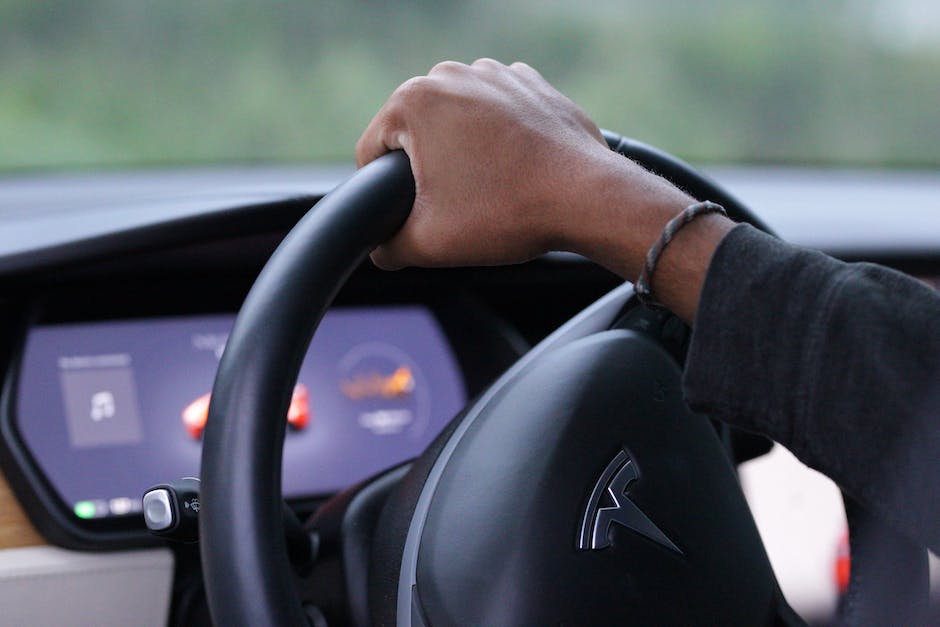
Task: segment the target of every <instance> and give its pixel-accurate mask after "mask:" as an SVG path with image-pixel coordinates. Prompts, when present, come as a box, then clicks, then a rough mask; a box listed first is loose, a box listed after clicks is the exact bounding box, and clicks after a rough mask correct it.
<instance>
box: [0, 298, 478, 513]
mask: <svg viewBox="0 0 940 627" xmlns="http://www.w3.org/2000/svg"><path fill="white" fill-rule="evenodd" d="M234 321H235V317H234V316H233V315H217V316H198V317H187V318H160V319H147V320H128V321H113V322H95V323H79V324H63V325H54V326H40V327H37V328H35V329H33V330H32V331H31V332H30V334H29V337H28V339H27V344H26V350H25V353H24V357H23V364H22V369H21V372H20V376H19V383H18V389H17V424H18V428H19V431H20V433H21V435H22V437H23V440H24V441H25V444H26V446H27V448H28V449H29V451H30V453H31V454H32V455H33V457H34V459H35V460H36V461H37V463H38V465H39V466H40V467H41V469H42V470H43V472H44V473H45V475H46V477H47V478H48V480H49V482H50V483H51V484H52V486H53V487H54V488H55V489H56V491H57V492H58V493H59V495H60V496H61V498H62V499H63V500H64V501H65V502H66V504H67V505H68V506H69V507H70V508H71V509H72V511H73V512H74V513H75V515H76V516H78V517H79V518H83V519H92V518H108V517H116V516H127V515H134V514H139V513H140V511H141V510H140V507H141V506H140V497H141V495H142V494H143V492H144V491H145V490H146V489H147V488H149V487H150V486H152V485H155V484H158V483H164V482H166V481H171V480H175V479H179V478H181V477H186V476H198V475H199V458H200V453H201V447H202V435H203V430H204V428H205V424H206V419H207V414H208V408H209V399H210V392H211V390H212V383H213V379H214V377H215V371H216V368H217V366H218V363H219V359H220V357H221V355H222V352H223V350H224V348H225V342H226V340H227V338H228V334H229V332H230V331H231V328H232V325H233V324H234ZM465 402H466V392H465V390H464V384H463V378H462V376H461V373H460V370H459V367H458V365H457V362H456V359H455V357H454V355H453V353H452V351H451V347H450V344H449V343H448V341H447V339H446V337H445V336H444V334H443V332H442V331H441V329H440V326H439V325H438V322H437V320H436V318H435V317H434V316H433V315H432V314H431V312H430V311H428V310H427V309H425V308H423V307H420V306H403V307H370V308H338V309H334V310H332V311H330V312H329V313H328V314H327V315H326V316H325V317H324V318H323V321H322V323H321V324H320V328H319V329H318V331H317V333H316V336H315V337H314V339H313V342H312V343H311V346H310V350H309V352H308V354H307V358H306V360H305V361H304V364H303V367H302V368H301V372H300V377H299V380H298V382H297V385H296V386H295V387H294V392H293V397H292V399H291V403H290V409H289V411H288V414H287V416H285V417H284V420H285V421H287V425H288V426H287V437H286V441H285V445H284V467H283V491H284V495H285V497H287V498H291V497H304V496H315V495H324V494H328V493H330V492H334V491H336V490H339V489H342V488H344V487H347V486H349V485H351V484H353V483H355V482H356V481H359V480H361V479H364V478H365V477H368V476H369V475H372V474H374V473H376V472H379V471H381V470H383V469H385V468H388V467H390V466H392V465H395V464H397V463H399V462H402V461H404V460H407V459H409V458H412V457H415V456H416V455H418V454H419V453H420V452H421V451H422V450H423V449H424V447H425V446H426V445H427V444H428V443H429V442H430V441H431V440H432V439H433V438H434V437H435V436H436V435H437V434H438V433H439V432H440V430H441V429H442V428H443V427H444V425H446V424H447V422H448V421H449V420H450V418H451V417H453V416H454V415H455V414H456V412H457V411H459V410H460V409H461V407H463V405H464V403H465Z"/></svg>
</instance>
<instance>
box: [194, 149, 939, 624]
mask: <svg viewBox="0 0 940 627" xmlns="http://www.w3.org/2000/svg"><path fill="white" fill-rule="evenodd" d="M605 135H606V138H607V141H608V143H609V145H610V147H611V148H612V149H614V150H616V151H618V152H620V153H622V154H623V155H625V156H626V157H628V158H631V159H634V160H635V161H637V162H639V163H640V164H641V165H643V166H645V167H647V168H648V169H651V170H653V171H654V172H657V173H659V174H661V175H663V176H665V177H666V178H667V179H670V180H671V181H672V182H673V183H675V184H677V185H678V186H680V187H682V188H683V189H685V190H686V191H688V192H689V193H690V194H691V195H692V196H695V197H698V198H703V199H709V200H713V201H715V202H718V203H721V204H722V205H724V206H725V208H726V209H727V210H728V213H729V214H730V215H731V217H732V218H734V219H736V220H738V221H746V222H750V223H751V224H753V225H755V226H757V227H758V228H761V229H763V230H765V231H769V229H768V228H767V226H766V225H764V224H763V223H762V222H761V221H759V220H758V219H757V217H755V215H754V214H753V213H752V212H750V211H749V210H748V209H747V208H746V207H745V206H744V205H743V204H741V203H740V202H738V201H737V200H736V199H734V198H733V197H732V196H731V195H729V194H728V193H727V192H725V191H724V190H723V189H722V188H720V187H719V186H718V185H717V184H715V183H714V182H712V181H711V180H709V179H708V178H706V177H704V176H702V175H701V174H699V173H698V172H696V171H695V170H693V169H692V168H691V167H690V166H688V165H686V164H685V163H683V162H681V161H679V160H678V159H676V158H674V157H671V156H669V155H667V154H665V153H662V152H660V151H658V150H656V149H654V148H652V147H650V146H646V145H644V144H641V143H639V142H635V141H631V140H628V139H624V138H622V137H619V136H616V135H614V134H612V133H606V134H605ZM414 194H415V191H414V180H413V177H412V174H411V169H410V164H409V162H408V159H407V157H406V156H405V155H404V154H403V153H401V152H396V153H391V154H388V155H385V156H384V157H382V158H380V159H378V160H376V161H374V162H373V163H371V164H370V165H368V166H366V167H364V168H362V169H361V170H359V171H358V172H357V173H356V174H354V175H353V176H352V177H351V178H350V179H349V180H348V181H346V182H345V183H344V184H342V185H341V186H340V187H338V188H337V189H336V190H334V191H333V192H332V193H331V194H329V195H328V196H326V197H325V198H324V199H323V200H322V201H320V203H318V204H317V205H316V206H315V207H314V208H313V209H312V210H311V211H310V212H309V213H308V214H307V215H306V216H305V217H304V218H303V219H302V220H301V221H300V222H299V223H298V224H297V226H296V227H295V228H294V229H293V230H292V231H291V232H290V234H289V235H288V236H287V237H286V239H285V240H284V241H283V243H282V244H281V245H280V247H279V248H278V249H277V251H276V252H275V253H274V255H273V256H272V257H271V259H270V260H269V261H268V263H267V265H266V266H265V268H264V269H263V271H262V272H261V274H260V275H259V277H258V279H257V281H256V282H255V284H254V286H253V287H252V289H251V292H250V293H249V295H248V297H247V298H246V300H245V302H244V304H243V306H242V309H241V312H240V313H239V315H238V319H237V321H236V324H235V327H234V329H233V331H232V333H231V335H230V337H229V340H228V344H227V346H226V350H225V353H224V355H223V358H222V360H221V363H220V366H219V371H218V374H217V377H216V380H215V385H214V388H213V392H212V401H211V406H210V411H209V420H208V424H207V428H206V432H205V440H204V445H203V457H202V501H203V508H202V512H201V514H200V517H201V518H200V522H199V525H200V536H201V547H200V550H201V556H202V562H203V568H204V579H205V587H206V593H207V597H208V602H209V607H210V610H211V613H212V616H213V619H214V620H215V622H216V623H217V624H220V625H241V624H244V625H307V624H311V622H316V621H314V620H312V618H311V617H312V616H314V613H312V612H310V611H307V610H306V609H305V606H304V605H303V604H302V599H308V598H310V594H309V593H310V589H309V585H310V584H309V581H308V583H307V585H306V586H304V585H298V578H297V577H296V576H295V574H294V572H293V571H292V569H291V560H289V558H288V554H287V552H288V547H287V543H286V542H285V539H284V538H285V536H284V518H283V516H284V515H283V510H282V501H281V459H282V452H283V443H284V435H285V421H284V420H282V419H280V418H279V417H281V416H284V415H285V414H286V412H287V408H288V404H289V402H290V398H291V392H292V390H293V387H294V384H295V382H296V379H297V376H298V372H299V369H300V365H301V362H302V360H303V358H304V356H305V355H306V352H307V348H308V345H309V343H310V339H311V338H312V336H313V333H314V331H315V329H316V327H317V325H318V323H319V321H320V319H321V317H322V316H323V314H324V312H325V311H326V310H327V307H328V306H329V305H330V303H331V302H332V301H333V298H334V297H335V295H336V294H337V292H338V291H339V289H340V287H341V286H342V285H343V284H344V282H345V281H346V279H347V278H348V277H349V275H350V274H351V273H352V272H353V270H354V269H355V268H356V267H357V266H358V265H359V264H360V263H362V261H363V260H364V259H365V257H366V256H367V255H368V253H369V252H370V251H371V250H372V249H373V248H374V247H375V246H377V245H378V244H380V243H381V242H383V241H385V240H386V239H388V238H389V237H390V236H391V235H393V234H394V233H395V232H396V231H397V229H398V228H400V226H401V225H402V224H403V223H404V221H405V219H406V218H407V216H408V214H409V212H410V210H411V206H412V204H413V202H414ZM682 329H683V328H682V326H681V324H679V323H678V321H677V320H676V319H675V318H673V317H671V316H670V315H669V314H668V313H656V312H651V311H649V310H647V309H646V308H644V307H642V306H641V305H638V303H637V302H636V299H635V298H634V295H633V290H632V286H631V285H630V284H624V285H623V286H622V287H620V288H618V289H616V290H614V291H613V292H611V293H610V294H608V295H607V296H605V297H604V298H602V299H601V300H599V301H598V302H596V303H595V304H593V305H592V306H590V307H589V308H587V309H586V310H584V311H583V312H582V313H580V314H579V315H577V316H576V317H575V318H573V319H572V320H571V321H569V322H568V323H566V324H565V325H564V326H562V327H561V328H559V329H558V330H557V331H556V332H554V333H553V334H552V335H551V336H549V337H548V338H547V339H545V340H544V341H543V342H541V343H540V344H539V345H538V346H537V347H535V348H534V349H532V350H531V351H530V352H529V353H528V354H526V355H525V356H524V357H522V358H521V359H520V360H519V361H518V362H517V363H516V364H515V365H514V366H513V367H511V368H510V369H509V370H508V371H507V372H506V373H505V374H503V375H502V376H501V377H500V378H499V379H498V380H497V381H496V382H495V383H493V384H492V385H491V386H490V387H489V388H488V389H487V390H486V391H485V392H483V393H482V394H481V395H480V396H478V397H477V398H476V399H475V400H473V401H471V402H470V403H469V405H468V406H467V407H466V408H465V409H464V410H463V411H462V412H461V413H460V414H459V415H458V416H457V417H456V418H454V420H453V421H452V422H451V423H450V424H449V426H448V427H447V428H446V429H445V430H444V431H443V433H441V435H440V436H439V437H438V438H437V439H436V440H435V441H434V442H433V443H432V444H431V445H430V446H429V447H428V449H427V450H426V451H425V452H424V453H423V454H422V455H421V457H419V458H418V459H417V460H416V461H415V462H414V463H413V464H411V465H410V466H406V467H402V468H398V469H394V470H392V471H390V472H388V473H385V474H383V475H380V476H379V477H377V478H375V479H373V480H370V481H366V482H364V483H363V484H360V485H359V486H356V487H355V488H353V489H351V490H349V491H347V492H346V493H343V494H340V495H338V496H337V497H335V498H334V499H333V500H332V501H330V502H328V503H327V504H326V505H325V506H324V507H323V508H322V510H321V512H320V513H318V514H317V516H316V518H315V519H314V520H313V522H312V523H311V524H312V530H313V531H315V532H316V533H320V534H322V535H323V537H324V538H326V537H327V536H329V537H330V538H332V540H330V541H331V542H334V543H335V544H336V546H337V547H338V549H337V550H336V552H335V554H336V555H337V556H338V557H337V558H336V559H335V560H334V561H335V562H336V563H338V567H335V564H334V567H333V568H331V569H329V571H328V573H327V574H321V576H320V578H321V580H322V579H323V578H324V577H331V578H332V581H333V582H334V584H336V585H338V586H339V587H340V589H342V590H343V591H344V598H343V599H340V600H339V601H337V600H336V599H333V600H332V601H330V600H325V601H321V602H320V603H321V604H323V605H325V606H330V604H331V603H332V604H333V606H334V607H333V609H332V610H331V612H332V615H331V614H330V612H327V616H328V617H329V618H331V619H332V620H333V621H334V622H336V621H341V622H349V623H353V624H372V623H374V624H387V625H391V624H399V625H450V624H473V625H510V624H513V625H514V624H520V625H522V624H525V625H528V624H597V623H616V624H624V623H637V624H653V623H655V624H700V623H710V624H728V625H732V624H735V625H736V624H741V625H755V624H772V623H778V624H793V623H798V622H799V617H797V616H796V615H795V614H794V613H793V612H792V610H790V609H789V607H788V606H787V603H786V601H785V599H784V597H783V595H782V594H781V593H780V590H779V587H778V585H777V583H776V580H775V578H774V574H773V570H772V568H771V566H770V563H769V561H768V559H767V556H766V553H765V551H764V548H763V545H762V543H761V540H760V536H759V534H758V532H757V529H756V526H755V524H754V521H753V519H752V517H751V514H750V512H749V510H748V506H747V504H746V502H745V499H744V497H743V494H742V492H741V489H740V486H739V484H738V481H737V477H736V474H735V470H734V467H733V465H732V463H731V461H730V459H729V455H728V453H727V452H726V449H724V448H723V447H722V444H721V441H720V440H719V438H718V436H717V435H716V430H715V428H714V425H713V424H712V423H711V422H710V421H709V420H708V419H707V418H706V417H704V416H701V415H697V414H693V413H691V412H690V410H689V409H688V408H687V407H686V405H685V403H684V402H683V399H682V395H681V385H680V381H681V369H680V363H681V360H682V354H683V353H682V350H681V346H680V345H681V336H682ZM677 330H678V331H677ZM677 333H678V337H680V341H679V342H677V341H676V337H677ZM677 347H679V349H678V350H677ZM847 509H849V511H850V514H851V515H850V530H851V533H850V538H851V543H852V551H853V554H852V560H853V561H852V582H851V587H850V593H849V595H848V597H847V598H848V599H849V602H848V603H846V604H845V606H844V607H843V616H844V617H845V618H847V619H848V620H849V621H851V622H861V623H868V622H874V623H878V622H891V623H895V624H897V623H908V624H909V623H910V621H909V620H908V617H916V611H917V608H920V607H923V603H924V600H925V599H926V598H927V593H926V582H927V566H926V552H925V551H924V549H923V548H922V547H919V546H917V545H915V544H914V543H912V542H910V541H908V540H907V539H906V538H903V537H901V536H899V535H898V534H896V533H894V532H893V531H891V530H890V529H889V528H887V527H885V526H883V525H881V524H880V523H879V522H878V521H876V520H875V519H873V518H871V517H869V516H867V515H865V514H864V512H863V511H861V510H860V509H859V508H857V507H854V506H852V507H848V508H847ZM859 573H863V574H864V575H866V576H861V575H859ZM885 573H888V574H889V576H883V575H884V574H885ZM312 581H314V582H315V581H317V577H316V572H315V574H314V576H313V578H312ZM314 585H315V584H314ZM314 596H315V595H314ZM308 607H309V606H308ZM336 608H338V609H336ZM337 615H339V618H333V617H334V616H337ZM321 619H322V615H319V618H317V620H321ZM321 622H322V620H321Z"/></svg>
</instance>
